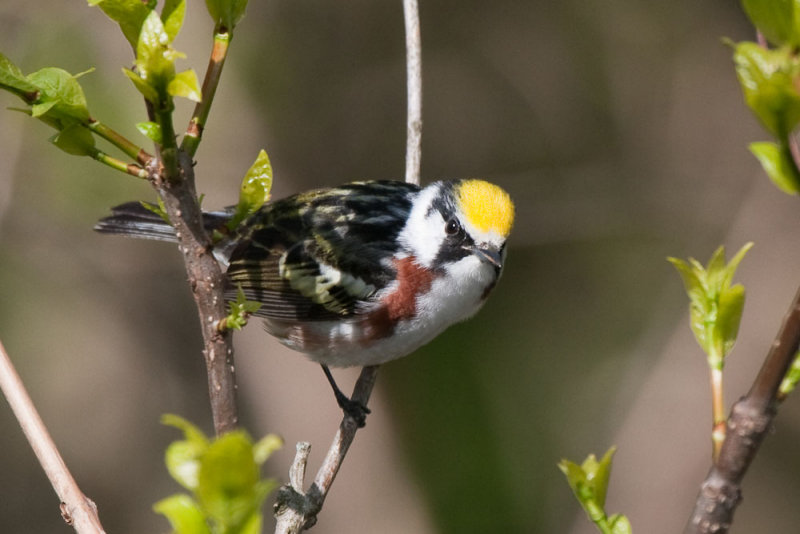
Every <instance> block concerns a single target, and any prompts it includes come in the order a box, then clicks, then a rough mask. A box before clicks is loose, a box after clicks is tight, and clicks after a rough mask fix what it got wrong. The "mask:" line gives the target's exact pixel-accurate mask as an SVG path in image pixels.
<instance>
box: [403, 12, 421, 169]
mask: <svg viewBox="0 0 800 534" xmlns="http://www.w3.org/2000/svg"><path fill="white" fill-rule="evenodd" d="M403 14H404V16H405V26H406V85H407V88H408V89H407V91H408V117H407V119H406V124H407V131H406V182H408V183H411V184H417V185H419V169H420V164H421V161H422V45H421V44H420V30H419V7H418V5H417V0H403Z"/></svg>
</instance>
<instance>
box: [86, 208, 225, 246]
mask: <svg viewBox="0 0 800 534" xmlns="http://www.w3.org/2000/svg"><path fill="white" fill-rule="evenodd" d="M228 219H230V214H229V213H227V212H213V213H204V214H203V224H204V225H205V227H206V230H209V231H211V230H214V229H218V228H221V227H222V226H223V225H224V224H225V223H226V222H227V221H228ZM94 229H95V231H97V232H100V233H101V234H117V235H124V236H128V237H136V238H139V239H155V240H156V241H171V242H175V241H177V239H176V238H175V229H174V228H172V226H171V225H169V224H168V223H167V222H166V221H165V220H164V219H162V218H161V216H159V215H158V214H156V213H153V212H152V211H150V210H149V209H147V208H145V207H144V206H142V203H141V202H135V201H134V202H126V203H125V204H120V205H119V206H116V207H114V208H111V215H109V216H108V217H103V218H102V219H100V220H99V221H97V224H95V225H94Z"/></svg>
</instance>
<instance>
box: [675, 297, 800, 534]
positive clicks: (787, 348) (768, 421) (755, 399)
mask: <svg viewBox="0 0 800 534" xmlns="http://www.w3.org/2000/svg"><path fill="white" fill-rule="evenodd" d="M798 347H800V290H799V291H798V292H797V294H796V295H795V297H794V300H793V301H792V305H791V307H790V308H789V311H788V312H786V316H785V317H784V319H783V324H782V325H781V328H780V330H779V331H778V335H777V336H776V337H775V341H773V343H772V346H771V347H770V350H769V353H768V354H767V357H766V359H765V360H764V364H763V366H762V367H761V371H759V373H758V376H757V377H756V379H755V381H754V382H753V385H752V386H751V388H750V391H749V392H748V393H747V395H745V396H744V397H742V398H741V399H739V401H738V402H736V404H734V405H733V408H732V409H731V415H730V417H729V418H728V432H727V435H726V438H725V441H724V442H723V444H722V449H721V451H720V454H719V459H718V460H717V462H716V463H715V465H713V466H712V467H711V470H710V471H709V473H708V476H707V477H706V480H705V481H704V482H703V484H702V485H701V486H700V492H699V494H698V495H697V501H696V502H695V508H694V511H693V512H692V515H691V517H690V518H689V523H688V524H687V525H686V529H685V531H684V533H685V534H711V533H713V534H724V533H726V532H728V529H729V528H730V525H731V523H732V521H733V513H734V512H735V511H736V507H737V506H738V505H739V503H740V502H741V499H742V490H741V482H742V479H743V478H744V475H745V474H746V472H747V468H748V467H750V464H751V463H752V461H753V458H755V455H756V453H757V452H758V449H759V447H760V446H761V442H762V441H763V439H764V437H765V436H766V434H767V431H768V430H769V429H770V427H771V426H772V421H773V419H774V418H775V415H776V412H777V402H778V401H777V393H778V389H779V387H780V384H781V381H782V380H783V377H784V376H785V375H786V372H787V371H788V370H789V367H790V366H791V365H792V362H793V361H794V358H795V355H796V354H797V350H798Z"/></svg>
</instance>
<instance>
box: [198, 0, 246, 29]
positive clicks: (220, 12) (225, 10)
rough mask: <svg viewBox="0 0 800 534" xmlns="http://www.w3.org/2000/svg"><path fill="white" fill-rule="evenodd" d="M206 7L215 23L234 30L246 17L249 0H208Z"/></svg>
mask: <svg viewBox="0 0 800 534" xmlns="http://www.w3.org/2000/svg"><path fill="white" fill-rule="evenodd" d="M206 7H207V8H208V14H209V15H211V18H212V19H213V20H214V23H215V24H217V25H221V26H222V27H223V28H224V29H226V30H229V31H233V28H234V27H235V26H236V25H237V24H238V23H239V21H240V20H242V17H244V11H245V9H246V8H247V0H206Z"/></svg>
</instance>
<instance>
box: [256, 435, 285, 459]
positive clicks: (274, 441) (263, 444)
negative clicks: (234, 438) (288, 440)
mask: <svg viewBox="0 0 800 534" xmlns="http://www.w3.org/2000/svg"><path fill="white" fill-rule="evenodd" d="M281 447H283V439H281V437H280V436H277V435H275V434H267V435H266V436H264V437H263V438H261V439H260V440H258V442H256V444H255V445H253V458H254V459H255V461H256V463H257V464H258V465H261V464H263V463H264V462H266V461H267V460H268V459H269V457H270V456H272V453H273V452H275V451H277V450H280V448H281Z"/></svg>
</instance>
